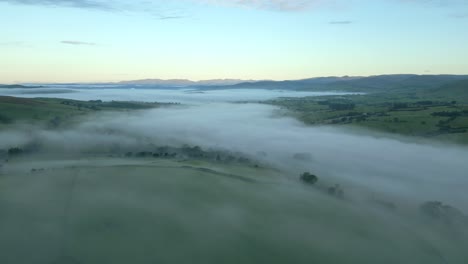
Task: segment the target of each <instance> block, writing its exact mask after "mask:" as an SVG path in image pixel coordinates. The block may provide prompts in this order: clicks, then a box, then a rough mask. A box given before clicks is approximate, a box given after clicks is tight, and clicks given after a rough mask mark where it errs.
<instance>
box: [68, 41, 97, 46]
mask: <svg viewBox="0 0 468 264" xmlns="http://www.w3.org/2000/svg"><path fill="white" fill-rule="evenodd" d="M60 43H62V44H66V45H78V46H79V45H83V46H96V43H93V42H85V41H77V40H62V41H60Z"/></svg>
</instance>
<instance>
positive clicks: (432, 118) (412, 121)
mask: <svg viewBox="0 0 468 264" xmlns="http://www.w3.org/2000/svg"><path fill="white" fill-rule="evenodd" d="M457 89H458V87H457ZM435 92H437V93H439V94H441V95H446V96H447V97H450V98H452V99H454V98H458V99H460V96H458V97H456V96H453V97H452V96H450V92H449V91H443V90H434V93H435ZM452 99H449V98H443V97H442V96H435V95H429V94H428V93H427V94H425V96H424V97H419V96H415V95H406V94H396V93H394V94H388V93H385V94H369V95H355V96H341V97H336V96H332V97H325V98H324V97H322V98H317V97H309V98H287V99H280V100H272V101H270V102H269V103H271V104H274V105H278V106H281V107H284V108H285V109H288V110H290V111H291V112H292V113H293V115H294V116H296V117H297V118H299V119H300V120H301V121H303V122H305V123H306V124H310V125H337V126H344V127H358V128H367V129H371V130H376V131H381V132H387V133H393V134H397V135H406V136H414V137H421V138H432V139H437V140H442V141H448V142H453V143H461V144H468V103H466V101H463V100H462V101H455V100H452Z"/></svg>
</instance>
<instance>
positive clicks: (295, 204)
mask: <svg viewBox="0 0 468 264" xmlns="http://www.w3.org/2000/svg"><path fill="white" fill-rule="evenodd" d="M410 142H411V140H410V139H408V138H397V137H395V136H392V137H386V136H385V135H382V134H376V133H372V132H365V131H363V130H356V131H354V130H345V129H340V128H331V127H309V126H305V125H304V124H302V123H301V122H299V121H298V120H296V119H294V118H291V117H288V116H287V115H286V113H285V112H283V110H281V109H279V108H276V107H273V106H268V105H261V104H233V103H213V104H205V105H196V106H172V107H167V108H158V109H154V110H144V111H138V112H118V113H101V114H98V115H95V116H89V117H87V118H86V119H84V120H82V121H80V122H79V123H76V124H75V125H73V126H71V127H67V128H62V129H58V130H45V129H40V128H38V127H31V126H27V125H22V126H17V127H15V128H12V129H10V130H7V131H1V132H0V149H8V148H12V147H27V146H33V148H34V149H35V150H36V151H37V153H36V154H34V157H37V156H38V155H39V156H44V157H51V158H54V159H55V158H58V157H65V156H67V155H71V156H73V155H76V156H80V155H82V156H84V155H85V154H86V155H89V154H96V155H97V154H99V153H101V154H102V153H107V154H109V153H126V152H128V151H132V152H135V151H151V150H152V149H154V148H156V147H159V146H169V147H171V146H173V147H180V146H183V145H190V146H199V147H200V148H202V149H204V150H214V151H229V152H233V153H242V154H243V155H245V156H246V157H248V158H249V159H252V160H255V161H256V162H258V164H259V166H261V167H266V168H274V169H275V170H277V172H278V173H279V174H281V175H282V177H283V180H282V181H280V183H279V185H277V186H276V187H274V191H271V190H272V188H273V187H271V186H270V187H267V186H265V185H258V186H255V188H257V189H256V190H254V189H253V188H252V187H246V186H243V185H236V184H233V185H231V186H230V187H226V188H227V189H228V190H229V192H232V193H237V194H242V195H244V196H245V197H249V199H252V200H251V205H249V206H253V207H254V208H262V207H264V208H263V210H265V214H264V215H262V212H263V211H262V209H260V210H255V211H248V210H247V211H243V210H244V208H242V206H241V207H239V205H236V206H234V205H232V204H230V205H229V207H228V208H226V207H220V208H217V209H210V210H214V211H215V212H216V213H213V211H210V212H211V213H213V214H214V215H216V216H214V215H211V217H212V218H210V219H204V218H203V217H202V216H201V215H199V214H198V213H195V212H192V211H191V210H190V209H187V208H184V209H183V210H182V208H180V209H181V211H184V212H183V213H182V212H178V211H177V210H178V209H177V208H178V207H177V205H174V204H173V203H172V202H168V201H165V203H167V204H164V206H165V207H164V208H165V209H164V210H167V212H166V211H165V212H166V213H167V214H169V215H171V214H173V217H174V219H175V220H176V222H177V221H179V222H178V223H179V224H181V225H187V226H190V227H192V229H190V228H189V229H190V230H191V231H193V230H196V232H194V233H192V235H193V236H195V237H196V238H193V239H194V240H193V241H192V240H190V241H191V242H193V243H194V244H196V243H197V242H196V241H199V240H202V241H203V242H202V244H200V245H197V247H198V248H199V249H200V250H202V251H203V252H204V250H206V248H203V246H202V245H205V246H207V247H215V248H217V249H216V250H220V251H221V252H223V250H225V249H220V248H219V247H222V245H223V243H224V242H226V241H225V240H223V239H225V237H222V236H220V237H217V236H212V235H208V238H207V239H206V240H203V238H202V237H203V236H204V234H203V233H204V232H205V231H206V232H209V231H208V229H209V228H208V227H207V226H208V225H214V226H215V228H217V229H219V230H218V231H219V232H220V233H221V234H222V233H223V231H222V230H223V228H225V226H224V225H227V226H229V228H230V229H229V230H230V231H229V232H239V234H244V235H245V236H246V237H250V235H252V236H254V237H256V236H260V237H262V239H266V238H268V239H267V240H268V241H271V242H265V241H264V240H262V239H260V240H258V241H261V242H258V243H259V244H255V241H254V240H249V239H255V238H245V239H246V240H242V239H241V240H240V241H243V242H241V243H247V242H246V241H250V242H249V243H251V244H250V247H251V248H250V249H249V250H254V251H255V247H259V248H261V247H265V248H262V252H268V243H271V246H272V248H276V246H278V245H279V244H281V243H283V244H282V245H283V246H284V250H285V251H286V252H287V251H288V250H292V249H291V248H289V247H288V246H287V244H288V243H289V244H290V245H296V246H297V245H299V244H300V245H301V247H304V250H306V249H307V248H308V247H312V248H315V251H314V252H318V253H320V254H323V255H317V256H316V257H317V258H316V259H315V260H320V259H322V260H324V261H325V262H323V263H333V262H327V257H326V255H327V254H338V255H340V256H342V257H343V259H346V256H349V257H350V258H351V259H352V261H350V262H348V263H367V262H365V261H367V260H369V259H370V258H365V257H363V256H357V255H355V253H353V252H351V249H350V250H346V249H345V248H340V247H346V246H350V245H352V244H353V243H356V244H355V245H353V246H351V247H352V248H353V250H355V249H356V248H354V246H356V247H358V245H360V246H362V247H369V248H372V249H373V250H376V252H380V251H379V250H382V252H381V253H382V254H384V253H385V252H386V253H388V252H387V250H389V251H392V250H391V248H393V249H395V250H396V251H395V252H394V254H395V255H396V256H398V254H402V258H403V254H412V253H411V252H413V251H412V250H411V248H412V247H414V254H420V253H416V252H419V249H417V247H419V246H418V245H414V244H412V243H416V242H415V241H419V240H421V245H424V246H422V248H425V249H421V250H422V251H421V252H425V251H424V250H426V249H427V251H428V252H429V253H428V256H431V254H432V255H433V256H435V257H434V259H433V261H434V262H433V263H451V262H447V261H448V260H450V259H451V260H455V262H453V263H462V262H457V261H459V260H462V259H467V258H468V257H467V256H466V255H465V253H464V252H463V251H461V250H460V248H461V247H463V245H466V244H467V243H466V239H467V237H466V235H467V234H466V229H461V230H460V229H458V228H459V227H458V226H457V227H456V228H455V230H457V231H454V232H455V233H459V235H456V237H457V239H456V241H458V242H456V244H454V245H451V244H450V243H452V242H450V241H451V238H444V239H440V241H438V238H437V234H438V233H437V232H435V231H434V233H424V232H425V231H424V230H427V229H426V228H427V226H426V225H427V223H426V222H424V221H423V220H420V219H419V218H417V217H416V218H414V217H415V216H417V215H418V213H419V210H420V205H421V204H422V203H423V202H426V201H442V202H443V203H444V204H449V205H451V206H454V207H456V208H458V209H460V210H461V211H463V212H468V203H467V202H466V201H468V192H466V186H468V177H467V172H468V162H467V157H468V149H466V148H464V147H459V146H453V145H443V144H440V143H437V144H436V143H434V144H431V143H430V142H427V141H426V142H423V143H410ZM31 155H32V154H31ZM24 159H27V157H25V158H24ZM306 171H307V172H310V173H313V174H315V175H317V176H318V179H319V183H320V184H322V185H319V187H313V186H307V185H306V184H302V183H301V182H300V179H299V176H300V175H301V173H303V172H306ZM253 177H254V178H255V175H254V176H253ZM262 177H265V176H262ZM262 180H264V178H262ZM191 181H193V180H191ZM195 181H196V179H195ZM180 184H181V186H182V185H183V183H182V182H181V183H180ZM335 184H339V186H340V188H341V189H342V190H344V194H345V199H342V200H340V199H335V198H330V197H327V196H328V195H327V194H326V191H323V190H322V189H323V188H327V187H328V186H334V185H335ZM320 186H324V187H323V188H322V187H320ZM265 190H269V191H268V192H267V191H265ZM325 190H326V189H325ZM304 193H312V196H309V194H307V195H306V194H304ZM314 193H315V194H314ZM322 193H323V197H322ZM103 195H104V196H99V194H98V195H95V196H89V197H93V198H92V199H94V200H93V201H94V202H96V201H99V200H100V199H101V200H102V199H103V198H102V197H106V198H105V199H104V200H105V201H106V202H108V201H109V200H112V199H116V201H118V203H119V204H123V205H125V206H128V207H131V208H140V209H142V210H147V211H150V212H152V211H153V210H156V209H155V208H159V207H160V206H162V205H161V204H160V203H161V201H153V200H152V202H153V203H149V204H148V203H145V202H143V201H140V200H138V199H136V200H135V197H133V196H118V195H117V196H116V195H109V193H106V194H103ZM186 195H190V193H186ZM217 195H220V194H217ZM89 197H88V198H87V199H91V198H89ZM109 197H113V198H109ZM220 197H221V196H220ZM223 199H224V198H220V201H224V200H223ZM226 199H228V198H226ZM246 199H247V198H246ZM256 199H258V200H256ZM370 200H373V201H384V202H382V203H383V204H386V205H388V204H394V205H396V208H397V209H396V211H392V210H382V211H379V210H378V209H376V208H375V207H374V206H373V205H372V204H371V203H369V202H368V201H370ZM88 202H89V203H93V202H91V201H88ZM226 203H228V202H226ZM304 203H305V204H304ZM341 203H343V204H344V205H343V207H337V205H336V204H341ZM352 204H355V205H356V206H355V207H353V206H351V205H352ZM305 205H307V208H309V207H308V206H310V214H309V213H307V216H305V215H302V214H299V215H295V213H294V210H309V209H305V208H306V207H304V206H305ZM314 206H315V207H314ZM340 206H341V205H340ZM246 207H248V206H247V205H246ZM168 208H171V209H170V210H169V209H168ZM223 208H224V209H223ZM298 208H300V209H298ZM205 209H206V208H205ZM207 210H208V209H207ZM333 210H342V211H340V212H336V215H335V218H332V219H330V218H329V217H330V215H333V214H335V213H333ZM375 210H377V211H375ZM247 212H250V213H249V214H250V215H249V214H247ZM271 212H275V214H273V215H271V214H270V213H271ZM280 212H284V214H281V213H280ZM314 212H315V213H314ZM179 214H181V215H179ZM186 214H190V215H191V216H194V215H195V216H196V218H194V219H192V220H188V219H182V218H184V217H182V215H184V216H185V215H186ZM244 214H246V215H244ZM322 214H329V215H328V216H327V217H325V218H324V216H323V215H322ZM254 216H255V217H258V219H257V220H258V221H259V222H255V225H254V226H256V225H259V224H261V223H263V224H264V226H263V227H264V229H262V228H259V229H258V228H257V229H256V228H254V227H253V226H249V227H248V229H247V227H246V226H243V223H244V224H245V222H243V221H246V220H245V219H250V218H252V217H254ZM166 217H167V215H166ZM181 217H182V218H181ZM249 217H250V218H249ZM262 217H265V219H264V220H260V219H262ZM203 219H204V220H203ZM242 219H243V220H242ZM325 219H329V220H325ZM359 219H361V220H359ZM383 219H387V220H383ZM217 220H219V221H221V222H217ZM257 220H256V221H257ZM187 221H189V222H187ZM190 221H193V222H190ZM359 221H362V224H363V225H367V224H368V225H369V230H370V229H372V230H373V231H366V226H360V227H359V228H357V227H356V226H359ZM205 222H206V225H205V224H201V223H205ZM182 223H183V224H182ZM194 223H200V224H201V225H202V226H204V227H203V228H207V229H206V230H205V229H199V228H200V225H196V227H194V225H195V224H194ZM383 224H385V225H387V226H379V225H383ZM439 224H440V223H439ZM437 225H438V224H437ZM275 226H278V227H282V228H286V229H284V230H283V229H281V230H278V231H276V232H275V231H274V230H273V229H274V228H275ZM420 226H421V227H420ZM355 227H356V228H357V230H360V231H356V233H354V232H355V231H353V230H354V229H353V228H355ZM268 228H272V230H270V231H271V232H270V231H268V230H266V229H268ZM348 228H349V229H348ZM363 228H364V229H363ZM437 228H438V227H437ZM463 228H466V225H464V226H463ZM231 229H232V230H231ZM429 229H430V228H429ZM448 229H449V231H447V232H449V233H450V232H452V231H453V230H452V231H450V228H448ZM202 230H204V231H203V232H202ZM386 230H388V231H386ZM396 230H399V231H396ZM403 230H411V232H414V237H413V238H414V239H415V240H414V241H412V242H410V241H409V240H406V239H407V238H408V237H406V236H412V235H410V234H409V233H407V231H403ZM463 230H465V231H463ZM249 232H252V233H251V234H250V233H249ZM258 232H260V233H258ZM303 232H305V233H303ZM367 232H371V233H372V232H376V233H378V237H381V239H382V241H379V242H376V241H374V240H372V239H374V238H375V237H374V235H370V234H368V233H367ZM275 233H278V234H279V235H280V237H275V235H274V234H275ZM253 234H255V235H253ZM305 234H308V236H306V235H305ZM373 234H374V233H373ZM167 235H170V234H167ZM309 235H310V236H309ZM448 237H451V235H450V234H449V235H448ZM257 238H258V237H257ZM215 240H219V241H224V242H220V243H219V244H216V243H214V241H215ZM236 241H237V240H236ZM281 241H282V242H281ZM291 241H294V242H291ZM353 241H354V242H353ZM435 241H438V242H435ZM441 241H442V242H441ZM454 241H455V240H454ZM460 241H462V242H460ZM231 242H232V243H234V242H233V241H230V242H229V243H227V245H231V244H230V243H231ZM265 243H267V244H265ZM373 243H376V244H375V245H373ZM386 243H388V246H389V248H386V249H383V248H380V249H377V248H375V247H377V246H376V245H377V244H379V245H387V244H386ZM418 243H419V242H418ZM244 245H245V244H244ZM440 245H443V247H444V248H443V249H441V248H438V246H440ZM200 247H202V248H203V249H201V248H200ZM401 248H406V249H405V250H407V251H405V253H403V252H398V250H399V249H401ZM361 249H362V248H361ZM296 250H299V249H298V248H296ZM292 251H294V250H292ZM242 252H244V253H246V252H250V251H248V250H247V251H241V252H240V253H239V254H240V255H242ZM299 252H302V251H300V250H299ZM362 252H364V251H362ZM192 253H193V252H192ZM205 253H206V254H214V253H209V251H208V252H205ZM231 253H232V252H231ZM257 253H258V252H257ZM318 253H317V254H318ZM368 253H369V254H371V255H372V254H374V253H373V252H368ZM386 253H385V254H386ZM285 254H288V253H285ZM295 254H296V253H295ZM375 254H380V253H375ZM421 254H423V253H421ZM447 254H449V255H448V256H447ZM450 254H453V255H451V256H450ZM215 255H216V254H215ZM254 255H255V254H254ZM307 256H308V255H307V254H304V256H301V255H297V254H296V255H295V256H294V257H291V258H289V259H295V260H296V261H297V260H300V261H302V262H306V260H307V259H309V258H308V257H307ZM405 256H406V255H405ZM302 257H303V259H302ZM380 257H381V258H383V259H387V260H389V259H393V260H395V259H398V258H395V256H393V257H390V256H385V255H381V256H380ZM221 259H222V258H221ZM259 259H262V258H252V259H243V261H245V262H249V261H251V262H254V261H255V260H259ZM280 259H281V258H280ZM285 259H288V258H284V259H283V260H285ZM332 259H333V258H328V260H329V261H331V260H332ZM372 259H374V260H378V259H379V256H378V255H375V256H373V257H372ZM421 259H425V258H424V257H421V258H419V257H417V256H414V258H413V260H415V261H416V262H412V263H419V262H417V261H418V260H421ZM447 259H448V260H447ZM218 260H220V259H218ZM359 260H360V261H359ZM400 260H401V259H400ZM353 261H356V262H353ZM381 263H391V262H385V261H381Z"/></svg>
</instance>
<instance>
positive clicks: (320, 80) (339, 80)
mask: <svg viewBox="0 0 468 264" xmlns="http://www.w3.org/2000/svg"><path fill="white" fill-rule="evenodd" d="M54 85H55V86H57V85H60V86H62V85H70V86H71V85H79V86H83V87H88V85H89V87H91V88H102V89H105V88H107V85H118V86H122V87H121V88H127V86H129V87H128V88H135V86H139V87H137V88H141V89H157V88H159V89H163V88H164V89H173V88H186V87H187V88H188V87H190V88H198V89H202V90H218V89H269V90H301V91H349V92H414V91H422V90H424V91H425V92H431V93H434V92H435V91H436V90H440V89H441V90H443V91H444V93H445V92H448V91H449V90H453V91H455V90H456V91H457V92H463V93H466V94H468V86H467V85H468V75H416V74H393V75H375V76H368V77H362V76H342V77H335V76H331V77H317V78H309V79H302V80H286V81H272V80H239V79H214V80H203V81H191V80H186V79H171V80H162V79H144V80H133V81H122V82H117V83H95V84H80V83H76V84H54ZM47 86H48V85H44V86H23V85H16V84H15V85H0V88H38V87H47ZM51 86H52V85H51ZM132 86H133V87H132ZM109 87H110V86H109Z"/></svg>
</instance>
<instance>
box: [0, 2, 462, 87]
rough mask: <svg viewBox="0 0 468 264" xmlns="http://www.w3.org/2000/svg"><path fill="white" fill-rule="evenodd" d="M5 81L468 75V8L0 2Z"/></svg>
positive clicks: (0, 71)
mask: <svg viewBox="0 0 468 264" xmlns="http://www.w3.org/2000/svg"><path fill="white" fill-rule="evenodd" d="M0 10H1V11H2V12H1V13H2V15H1V16H0V34H1V35H0V36H1V38H0V83H21V82H97V81H118V80H130V79H142V78H162V79H171V78H188V79H192V80H200V79H213V78H240V79H276V80H282V79H300V78H308V77H316V76H332V75H333V76H342V75H375V74H394V73H416V74H442V73H450V74H468V1H465V0H443V1H442V0H289V1H286V0H172V1H160V0H146V1H135V0H133V1H130V0H119V1H104V0H100V1H99V0H0Z"/></svg>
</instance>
